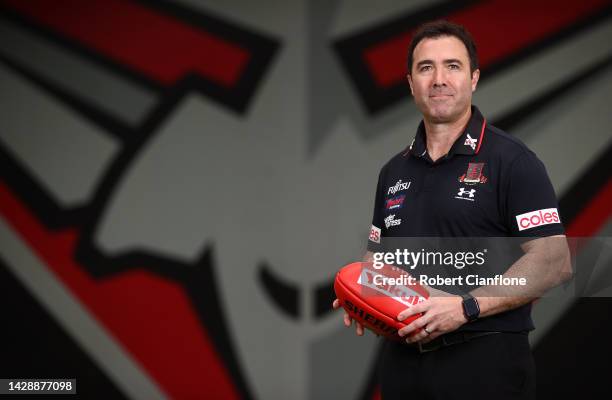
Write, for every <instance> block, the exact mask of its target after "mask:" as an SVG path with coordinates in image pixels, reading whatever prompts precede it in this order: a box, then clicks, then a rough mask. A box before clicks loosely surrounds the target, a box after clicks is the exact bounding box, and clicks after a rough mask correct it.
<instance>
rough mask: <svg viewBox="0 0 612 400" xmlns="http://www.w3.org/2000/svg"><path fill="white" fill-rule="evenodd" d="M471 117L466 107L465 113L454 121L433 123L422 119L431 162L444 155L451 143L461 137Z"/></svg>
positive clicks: (470, 111)
mask: <svg viewBox="0 0 612 400" xmlns="http://www.w3.org/2000/svg"><path fill="white" fill-rule="evenodd" d="M471 116H472V108H471V107H468V109H467V110H466V112H465V113H464V114H463V115H462V116H461V117H459V118H458V119H457V120H456V121H452V122H445V123H435V122H432V121H428V120H427V118H423V122H424V123H425V137H426V138H427V153H428V154H429V157H431V159H432V160H433V161H436V160H437V159H438V158H440V157H442V156H444V155H446V154H447V153H448V152H449V151H450V148H451V147H452V146H453V143H455V141H456V140H457V139H458V138H459V136H461V134H462V133H463V131H464V130H465V127H466V126H467V124H468V122H469V120H470V117H471Z"/></svg>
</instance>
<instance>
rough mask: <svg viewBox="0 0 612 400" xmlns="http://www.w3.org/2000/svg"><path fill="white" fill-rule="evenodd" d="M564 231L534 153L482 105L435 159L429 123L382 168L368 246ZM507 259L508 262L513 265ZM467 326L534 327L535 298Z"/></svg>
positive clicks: (465, 326) (525, 328)
mask: <svg viewBox="0 0 612 400" xmlns="http://www.w3.org/2000/svg"><path fill="white" fill-rule="evenodd" d="M559 234H564V229H563V226H562V223H561V218H560V215H559V211H558V205H557V199H556V196H555V193H554V190H553V187H552V184H551V183H550V179H549V178H548V175H547V173H546V169H545V167H544V165H543V164H542V162H541V161H540V160H539V159H538V158H537V157H536V155H535V154H534V153H533V152H532V151H531V150H529V149H528V148H527V146H525V145H524V144H523V143H522V142H521V141H519V140H518V139H516V138H514V137H512V136H510V135H508V134H507V133H505V132H503V131H502V130H500V129H498V128H496V127H494V126H492V125H490V124H488V123H487V122H486V120H485V118H484V117H483V116H482V114H481V113H480V111H479V110H478V108H477V107H475V106H472V115H471V118H470V120H469V122H468V124H467V127H466V129H465V131H464V132H463V133H462V135H461V136H460V137H459V138H458V139H457V141H456V142H455V143H454V144H453V145H452V147H451V149H450V151H449V152H448V154H446V155H445V156H443V157H441V158H439V159H438V160H436V161H435V162H434V161H432V159H431V158H430V157H429V154H428V153H427V145H426V137H425V126H424V124H423V122H421V124H420V125H419V127H418V129H417V133H416V135H415V137H414V139H413V141H412V143H411V145H410V146H409V147H408V148H407V149H404V150H403V151H402V152H400V153H399V154H397V155H395V156H394V157H393V158H391V160H390V161H389V162H387V163H386V164H385V165H384V166H383V167H382V169H381V171H380V174H379V177H378V185H377V188H376V197H375V205H374V216H373V219H372V227H371V228H370V235H369V240H368V250H369V251H372V252H377V251H383V248H382V247H381V240H383V239H384V238H386V237H388V238H392V237H396V238H399V237H523V238H525V239H527V238H536V237H545V236H551V235H559ZM508 267H509V265H508ZM462 329H465V330H468V329H469V330H501V331H519V330H531V329H533V323H532V321H531V317H530V305H525V306H522V307H519V308H517V309H514V310H510V311H507V312H504V313H500V314H496V315H493V316H490V317H486V318H482V319H479V320H477V321H475V322H473V323H470V324H465V325H463V327H462Z"/></svg>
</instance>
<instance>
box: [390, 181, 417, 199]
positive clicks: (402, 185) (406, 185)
mask: <svg viewBox="0 0 612 400" xmlns="http://www.w3.org/2000/svg"><path fill="white" fill-rule="evenodd" d="M411 183H412V182H402V180H401V179H400V180H399V181H397V183H396V184H395V185H394V186H390V187H389V190H387V195H390V194H395V193H397V192H401V191H402V190H406V189H408V188H409V187H410V184H411Z"/></svg>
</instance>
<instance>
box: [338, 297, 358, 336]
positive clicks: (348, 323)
mask: <svg viewBox="0 0 612 400" xmlns="http://www.w3.org/2000/svg"><path fill="white" fill-rule="evenodd" d="M332 307H333V308H334V310H336V309H338V308H340V300H338V299H336V300H334V302H333V303H332ZM352 322H353V319H352V318H351V317H350V316H349V315H348V313H347V312H346V311H344V326H346V327H347V328H348V327H350V326H351V323H352ZM355 325H356V327H355V330H356V331H357V336H363V326H362V325H361V324H360V323H359V322H357V321H355Z"/></svg>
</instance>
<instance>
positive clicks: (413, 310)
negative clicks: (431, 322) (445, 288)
mask: <svg viewBox="0 0 612 400" xmlns="http://www.w3.org/2000/svg"><path fill="white" fill-rule="evenodd" d="M428 308H429V302H428V301H427V300H425V301H424V302H422V303H419V304H417V305H414V306H412V307H409V308H407V309H405V310H403V311H402V312H400V313H399V314H397V320H398V321H403V320H405V319H406V318H409V317H411V316H413V315H416V314H419V313H424V312H426V311H427V310H428Z"/></svg>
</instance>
